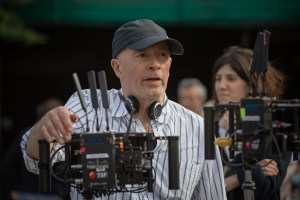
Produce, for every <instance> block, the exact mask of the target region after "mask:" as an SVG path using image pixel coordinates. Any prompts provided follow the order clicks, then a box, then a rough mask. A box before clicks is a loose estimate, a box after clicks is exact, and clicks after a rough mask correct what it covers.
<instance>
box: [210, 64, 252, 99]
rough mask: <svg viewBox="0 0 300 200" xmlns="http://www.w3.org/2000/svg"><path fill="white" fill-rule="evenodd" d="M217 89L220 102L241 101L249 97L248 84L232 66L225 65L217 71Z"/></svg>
mask: <svg viewBox="0 0 300 200" xmlns="http://www.w3.org/2000/svg"><path fill="white" fill-rule="evenodd" d="M215 91H216V95H217V98H218V101H219V103H221V104H224V103H228V102H240V100H241V99H242V98H245V97H247V94H248V84H247V83H246V81H244V80H243V79H242V78H241V77H239V75H238V74H237V73H236V72H235V71H234V70H233V69H232V68H231V67H230V65H228V64H225V65H223V66H222V67H221V68H220V69H219V70H218V71H217V73H216V77H215Z"/></svg>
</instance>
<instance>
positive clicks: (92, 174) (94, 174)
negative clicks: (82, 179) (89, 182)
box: [89, 171, 97, 179]
mask: <svg viewBox="0 0 300 200" xmlns="http://www.w3.org/2000/svg"><path fill="white" fill-rule="evenodd" d="M89 178H90V179H95V178H97V173H96V172H94V171H91V172H90V173H89Z"/></svg>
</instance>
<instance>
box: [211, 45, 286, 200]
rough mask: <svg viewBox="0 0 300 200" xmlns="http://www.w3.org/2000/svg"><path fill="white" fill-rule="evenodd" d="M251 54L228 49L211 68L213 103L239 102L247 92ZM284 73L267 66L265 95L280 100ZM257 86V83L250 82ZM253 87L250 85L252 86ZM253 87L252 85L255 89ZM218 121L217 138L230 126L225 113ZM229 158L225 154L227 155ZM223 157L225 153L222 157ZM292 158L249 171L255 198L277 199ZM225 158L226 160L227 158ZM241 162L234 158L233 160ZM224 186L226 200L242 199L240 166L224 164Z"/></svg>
mask: <svg viewBox="0 0 300 200" xmlns="http://www.w3.org/2000/svg"><path fill="white" fill-rule="evenodd" d="M252 57H253V51H252V50H250V49H245V48H241V47H237V46H232V47H230V48H228V49H227V50H226V51H225V52H224V54H223V55H221V56H220V57H219V58H218V59H217V60H216V62H215V64H214V66H213V85H214V91H213V96H214V100H215V102H216V103H221V104H225V103H228V102H240V100H241V99H242V98H246V97H247V96H248V92H249V83H250V80H249V79H250V78H249V74H250V72H249V71H250V67H251V61H252ZM284 79H285V78H284V76H283V74H282V73H281V72H280V71H278V70H276V69H275V68H273V67H272V66H271V65H269V66H268V70H267V73H266V84H267V96H268V97H275V98H280V97H281V96H282V94H283V91H284V85H283V82H284ZM252 83H256V81H253V80H252V81H251V84H252ZM252 86H253V85H252ZM254 87H255V86H254ZM261 88H263V86H262V82H261V81H259V82H258V92H259V93H260V94H261V95H262V89H261ZM217 118H218V122H217V126H218V128H217V129H216V136H217V137H218V136H225V134H226V133H227V131H228V127H229V120H228V112H224V113H221V115H220V116H219V117H217ZM227 155H228V153H227ZM225 157H226V154H225ZM290 158H291V155H290V153H288V154H282V158H281V160H282V162H281V163H279V162H276V161H275V160H271V159H263V160H261V161H259V162H258V163H257V164H256V165H255V167H254V168H252V169H251V170H252V179H253V181H254V183H255V186H256V189H255V190H254V194H255V199H256V200H257V199H272V200H277V199H278V200H279V199H280V192H279V189H280V185H281V183H282V181H283V179H284V177H285V174H286V168H287V166H288V163H289V161H290ZM227 159H228V157H227ZM238 159H240V160H241V156H240V155H237V156H236V157H235V160H238ZM224 175H225V185H226V191H227V196H228V199H239V200H240V199H243V196H244V195H243V190H242V187H241V186H242V183H243V182H244V171H243V167H242V166H241V167H234V168H233V167H231V166H228V165H226V164H224Z"/></svg>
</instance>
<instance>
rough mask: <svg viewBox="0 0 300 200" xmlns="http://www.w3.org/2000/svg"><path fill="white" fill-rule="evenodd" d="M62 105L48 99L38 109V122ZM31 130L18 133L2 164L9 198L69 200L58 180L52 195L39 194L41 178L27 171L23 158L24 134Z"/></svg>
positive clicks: (19, 199)
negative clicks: (21, 143) (22, 141)
mask: <svg viewBox="0 0 300 200" xmlns="http://www.w3.org/2000/svg"><path fill="white" fill-rule="evenodd" d="M62 105H63V102H62V101H61V100H60V99H58V98H56V97H50V98H48V99H46V100H45V101H43V102H42V103H40V104H39V105H38V106H37V107H36V110H35V119H36V121H38V120H40V119H41V117H42V116H43V115H44V114H45V113H47V112H48V111H49V110H51V109H53V108H56V107H58V106H62ZM29 129H30V127H25V128H24V129H22V130H21V131H20V132H19V133H18V135H17V138H16V139H15V140H14V142H13V143H12V145H11V146H10V148H9V149H8V150H7V153H6V154H5V157H4V158H3V162H2V163H1V173H2V177H3V179H2V181H3V184H4V185H5V187H6V188H7V192H9V194H8V196H9V197H8V198H9V199H12V200H31V199H40V200H47V199H49V200H67V199H68V196H67V194H68V193H66V187H65V186H64V185H63V184H61V183H59V182H57V181H56V180H53V184H52V192H51V193H50V194H47V195H45V194H41V193H39V176H38V175H36V174H32V173H30V172H28V171H27V169H26V166H25V163H24V160H23V157H22V151H21V148H20V142H21V140H22V136H23V134H24V133H25V132H26V131H28V130H29Z"/></svg>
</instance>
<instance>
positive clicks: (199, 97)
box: [177, 78, 207, 116]
mask: <svg viewBox="0 0 300 200" xmlns="http://www.w3.org/2000/svg"><path fill="white" fill-rule="evenodd" d="M177 98H178V103H179V104H181V105H183V106H184V107H186V108H187V109H189V110H191V111H193V112H195V113H197V114H198V115H201V116H203V105H204V104H205V101H206V99H207V89H206V86H205V85H204V84H203V83H202V82H201V81H199V80H198V79H197V78H184V79H182V80H181V81H180V82H179V84H178V86H177Z"/></svg>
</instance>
